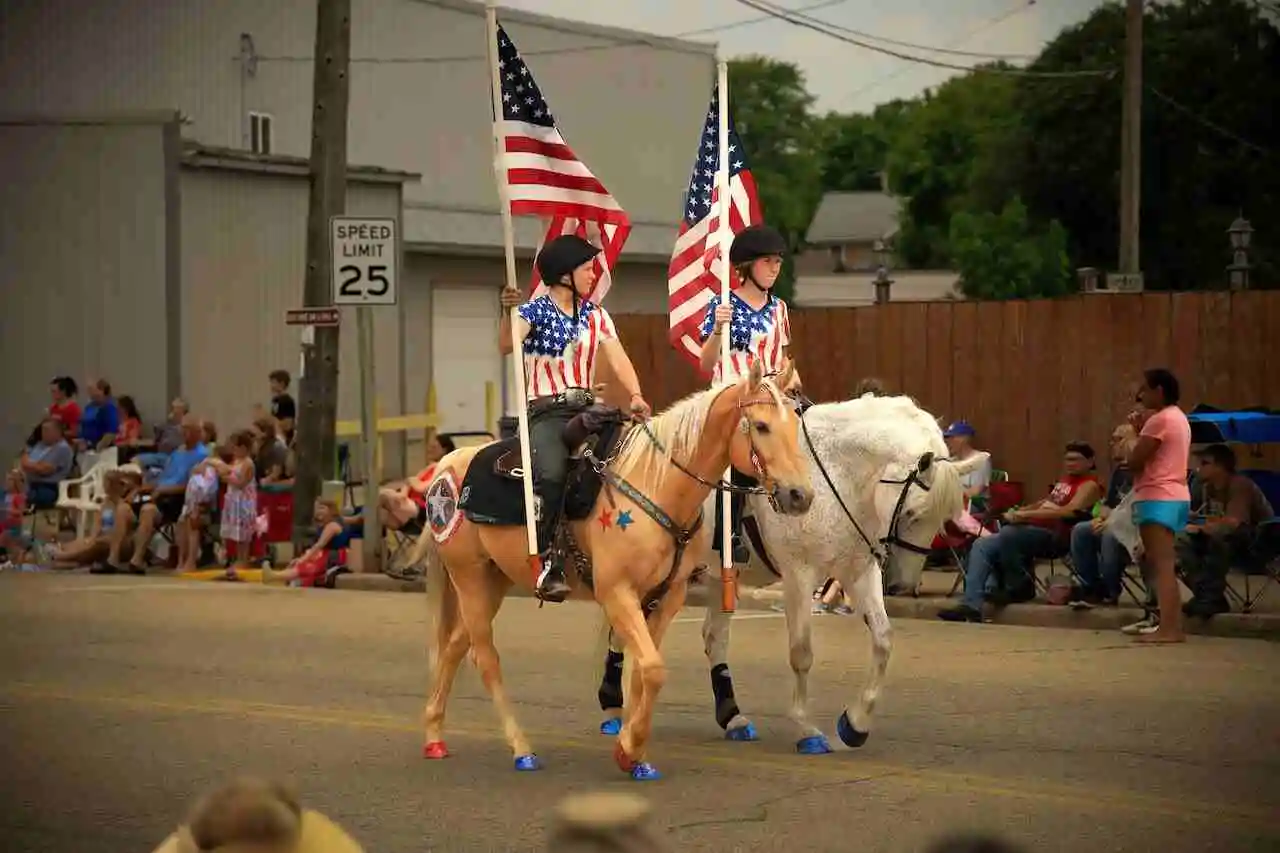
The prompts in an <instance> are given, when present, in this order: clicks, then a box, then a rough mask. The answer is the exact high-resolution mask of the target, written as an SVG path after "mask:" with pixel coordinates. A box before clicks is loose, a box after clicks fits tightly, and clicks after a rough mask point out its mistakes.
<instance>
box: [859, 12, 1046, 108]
mask: <svg viewBox="0 0 1280 853" xmlns="http://www.w3.org/2000/svg"><path fill="white" fill-rule="evenodd" d="M1035 5H1036V0H1022V2H1020V3H1019V4H1018V5H1017V6H1014V7H1013V8H1012V9H1009V10H1007V11H1005V12H1002V13H1001V14H999V15H997V16H995V17H994V18H991V19H989V20H987V21H984V22H983V23H981V24H979V25H978V26H976V27H974V28H973V29H971V30H969V32H967V33H965V34H964V35H962V36H960V38H958V39H956V40H955V41H952V42H949V43H948V44H947V47H954V46H955V45H958V44H964V43H965V42H967V41H968V40H969V39H971V38H973V37H974V36H976V35H977V34H978V33H980V32H983V31H985V30H989V29H991V28H992V27H995V26H997V25H999V24H1003V23H1004V22H1005V21H1007V20H1009V19H1010V18H1012V17H1014V16H1015V15H1021V14H1023V13H1024V12H1026V11H1028V10H1029V9H1034V8H1035ZM909 69H910V66H909V65H903V66H900V67H899V68H898V69H897V70H896V71H892V72H890V73H889V74H885V75H883V76H881V77H877V78H876V79H874V80H872V81H871V82H870V83H867V84H866V85H864V86H862V87H861V88H859V89H855V90H854V91H853V92H850V93H849V94H847V95H845V96H844V102H845V103H848V102H849V101H853V100H856V99H858V98H860V97H862V96H863V95H865V94H866V93H867V92H869V91H871V90H872V89H874V88H876V87H877V86H881V85H883V84H885V83H888V82H889V81H890V80H896V79H898V78H899V77H901V76H902V75H903V74H906V73H907V71H908V70H909Z"/></svg>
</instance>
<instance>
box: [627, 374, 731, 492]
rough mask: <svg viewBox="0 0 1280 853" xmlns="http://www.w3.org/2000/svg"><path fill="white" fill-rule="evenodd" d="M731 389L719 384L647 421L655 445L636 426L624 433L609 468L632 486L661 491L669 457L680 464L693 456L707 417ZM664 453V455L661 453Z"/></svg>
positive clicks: (691, 395)
mask: <svg viewBox="0 0 1280 853" xmlns="http://www.w3.org/2000/svg"><path fill="white" fill-rule="evenodd" d="M733 385H734V383H732V382H723V383H719V384H717V385H712V386H711V387H710V388H708V389H706V390H705V391H695V392H694V393H692V394H690V395H689V396H687V397H685V398H683V399H681V400H677V401H676V402H674V403H672V404H671V405H670V406H668V407H667V408H665V409H663V410H662V411H661V412H660V413H659V414H657V415H654V416H653V418H652V419H651V420H650V421H649V424H648V427H649V432H651V433H653V437H654V438H656V439H657V444H661V445H662V446H661V447H658V446H657V444H655V442H654V441H653V439H651V438H650V437H649V436H648V435H647V434H646V433H645V431H644V429H642V428H641V427H638V426H633V427H631V428H630V429H629V430H627V434H626V435H625V436H624V437H623V439H622V442H621V443H620V445H619V447H618V452H617V456H616V458H615V459H614V464H613V468H614V471H616V472H617V474H618V476H620V477H622V478H623V479H626V480H631V481H632V482H635V480H637V479H643V480H644V481H645V482H646V483H648V484H649V487H650V488H652V489H658V488H661V486H662V483H663V482H664V481H665V480H666V476H667V472H668V471H669V470H670V469H671V467H672V465H671V463H670V462H668V461H667V456H668V455H670V456H672V457H674V458H676V459H679V460H680V461H682V462H684V461H687V460H688V459H689V457H690V456H691V455H692V454H693V450H694V448H696V447H697V446H698V440H699V439H700V438H701V436H702V428H703V426H704V425H705V424H706V422H707V414H708V413H709V412H710V411H711V406H712V404H714V403H715V401H716V398H718V397H719V396H720V393H721V392H722V391H727V390H728V389H729V388H731V387H732V386H733ZM664 451H665V452H664Z"/></svg>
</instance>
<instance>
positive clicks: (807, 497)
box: [724, 362, 813, 515]
mask: <svg viewBox="0 0 1280 853" xmlns="http://www.w3.org/2000/svg"><path fill="white" fill-rule="evenodd" d="M789 372H790V368H788V371H787V373H789ZM778 388H779V386H778V384H775V383H774V382H773V381H771V380H768V379H765V378H764V375H763V371H762V370H761V368H760V365H759V362H756V364H755V365H754V366H753V367H752V368H751V370H750V372H749V373H748V374H747V376H745V377H744V378H743V379H742V380H741V381H740V382H738V384H737V386H736V391H737V393H736V400H735V401H734V404H736V406H737V415H738V420H737V429H736V430H735V432H734V434H733V437H732V438H731V439H730V442H729V461H730V463H731V464H732V465H733V467H734V468H736V469H737V470H739V471H741V472H742V473H743V474H746V475H748V476H750V477H755V478H756V479H758V480H759V481H760V485H761V487H762V488H764V489H765V490H766V491H767V492H768V493H769V496H770V498H771V499H772V502H773V504H774V506H775V507H776V508H777V510H778V511H779V512H781V513H784V514H787V515H800V514H802V513H804V512H807V511H808V509H809V505H810V504H811V503H813V483H812V482H811V481H810V479H809V466H808V464H807V462H806V461H805V459H804V457H802V456H801V455H800V437H799V431H798V429H797V427H798V425H799V420H798V419H797V418H796V415H795V412H794V411H793V409H792V406H791V404H790V403H789V402H788V401H786V400H784V399H783V397H782V395H781V393H780V392H779V390H778ZM724 396H725V397H727V398H733V397H734V396H735V395H734V394H733V393H732V392H730V393H729V394H726V395H724ZM726 402H728V401H726Z"/></svg>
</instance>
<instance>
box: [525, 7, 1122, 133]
mask: <svg viewBox="0 0 1280 853" xmlns="http://www.w3.org/2000/svg"><path fill="white" fill-rule="evenodd" d="M773 2H774V3H775V5H778V6H784V7H786V8H788V9H791V10H795V11H801V10H804V14H805V15H808V16H810V17H813V18H817V19H818V20H821V21H825V22H828V23H831V24H835V25H837V26H841V27H847V28H852V29H855V30H860V31H861V32H864V33H867V34H870V35H872V36H877V37H881V38H889V39H895V40H897V41H903V42H910V43H913V44H918V45H925V46H929V47H945V48H948V49H950V50H963V51H971V52H975V53H984V54H1018V55H1034V54H1036V53H1038V52H1039V51H1040V49H1041V48H1042V47H1043V46H1044V45H1045V44H1046V43H1047V42H1049V41H1051V40H1052V39H1053V37H1054V36H1055V35H1057V33H1059V32H1060V31H1061V30H1062V29H1063V28H1064V27H1068V26H1070V25H1072V24H1075V23H1078V22H1079V21H1082V20H1084V19H1085V18H1087V17H1088V16H1089V13H1090V12H1092V11H1093V10H1094V9H1096V8H1097V7H1098V6H1101V5H1102V4H1103V3H1104V2H1105V0H825V2H823V0H773ZM499 5H500V6H505V7H508V8H513V9H521V10H524V11H528V12H537V13H540V14H543V15H551V16H553V17H556V18H565V19H568V20H578V21H586V22H589V23H593V24H603V25H607V26H614V27H624V28H626V29H632V30H640V31H642V32H649V33H655V34H658V35H683V34H685V33H688V32H689V31H691V30H701V29H703V28H707V27H724V26H725V25H728V24H733V23H736V22H740V21H747V20H751V19H754V18H760V17H762V16H763V13H761V12H758V11H756V10H755V9H752V8H750V7H748V6H746V5H744V4H742V3H740V2H738V0H596V2H595V3H586V2H583V0H499ZM688 37H689V38H692V39H695V40H700V41H711V42H718V43H719V45H720V47H721V49H722V51H723V52H724V53H725V54H727V55H728V57H729V58H733V57H735V56H743V55H747V54H764V55H766V56H770V57H774V58H776V59H782V60H786V61H788V62H793V63H795V64H796V65H798V66H799V67H800V69H801V71H803V72H804V75H805V80H806V82H807V85H808V88H809V91H810V92H811V93H812V94H813V95H814V97H815V98H816V99H817V103H816V108H817V109H818V110H820V111H826V110H835V111H838V112H869V111H870V110H872V109H874V108H875V106H876V105H877V104H881V103H884V102H885V101H891V100H893V99H894V98H909V97H913V96H915V95H918V94H919V93H920V92H921V91H923V90H924V89H926V88H928V87H930V86H936V85H937V84H939V83H941V82H942V81H944V80H946V79H947V78H948V77H950V76H952V75H953V74H958V73H961V72H959V71H951V70H946V69H939V68H931V67H928V66H924V65H919V64H916V63H909V62H905V61H903V60H900V59H895V58H893V57H890V56H885V55H883V54H878V53H874V52H872V51H869V50H865V49H863V48H860V47H856V46H854V45H850V44H846V43H844V42H841V41H838V40H836V39H833V38H830V37H828V36H825V35H822V34H820V33H816V32H813V31H811V30H807V29H803V28H801V27H797V26H794V25H792V24H789V23H786V22H785V21H779V20H776V19H769V20H765V21H761V22H758V23H751V24H745V25H742V26H735V27H731V28H728V29H723V30H719V31H716V32H709V33H702V34H698V35H693V36H688ZM888 47H890V48H891V49H895V50H900V51H902V52H904V53H914V54H920V53H921V51H918V50H911V49H905V48H894V47H893V46H892V45H888ZM925 55H927V56H929V57H931V58H934V59H938V60H942V61H945V62H949V63H952V64H956V65H972V64H974V63H977V62H982V61H983V60H982V59H981V58H977V57H971V56H952V55H942V54H936V53H930V54H925Z"/></svg>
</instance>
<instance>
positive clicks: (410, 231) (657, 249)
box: [404, 201, 678, 262]
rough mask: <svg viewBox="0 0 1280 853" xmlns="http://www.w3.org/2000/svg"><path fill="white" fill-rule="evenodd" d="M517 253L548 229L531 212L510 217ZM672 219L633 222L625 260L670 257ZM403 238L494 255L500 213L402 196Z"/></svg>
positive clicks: (432, 247)
mask: <svg viewBox="0 0 1280 853" xmlns="http://www.w3.org/2000/svg"><path fill="white" fill-rule="evenodd" d="M511 224H512V231H513V232H514V234H513V236H514V238H515V239H514V242H515V249H516V253H517V254H518V255H521V256H527V257H532V256H533V255H534V253H535V252H536V251H537V248H538V243H539V241H541V239H542V236H543V234H544V233H545V232H546V224H545V223H544V222H542V221H541V220H539V219H537V218H535V217H529V216H517V217H514V218H513V219H512V223H511ZM677 231H678V229H677V227H676V223H675V222H669V223H654V222H632V223H631V235H630V236H629V237H628V238H627V242H626V244H625V245H624V246H623V249H622V258H623V259H624V260H629V261H634V260H649V261H662V262H667V261H670V260H671V248H672V247H673V246H674V245H675V241H676V235H677ZM404 240H405V243H406V245H407V246H408V247H409V248H410V249H412V250H415V251H419V252H427V253H431V252H436V253H439V252H443V253H447V254H459V253H462V254H471V255H481V256H487V255H493V254H500V253H501V252H502V216H501V215H500V214H499V213H498V210H497V209H496V208H492V209H486V208H468V207H458V206H445V205H432V204H428V203H423V202H411V201H406V202H405V204H404Z"/></svg>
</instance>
